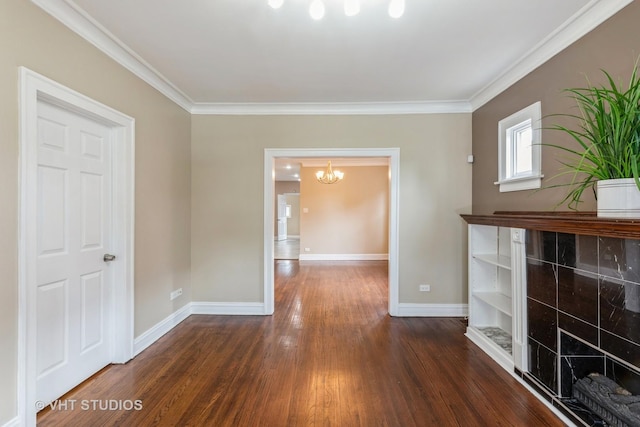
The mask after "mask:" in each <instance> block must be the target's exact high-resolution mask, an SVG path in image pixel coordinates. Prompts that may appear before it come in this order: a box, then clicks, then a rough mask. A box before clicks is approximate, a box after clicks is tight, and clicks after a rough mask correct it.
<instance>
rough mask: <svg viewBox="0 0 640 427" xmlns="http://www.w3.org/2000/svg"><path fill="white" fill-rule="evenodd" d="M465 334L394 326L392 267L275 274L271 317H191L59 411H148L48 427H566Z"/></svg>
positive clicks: (50, 421)
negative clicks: (118, 406)
mask: <svg viewBox="0 0 640 427" xmlns="http://www.w3.org/2000/svg"><path fill="white" fill-rule="evenodd" d="M464 328H465V323H464V321H463V320H462V319H451V318H445V319H435V318H392V317H389V315H388V314H387V264H386V262H341V263H326V262H325V263H304V264H299V263H298V262H297V261H276V306H275V314H274V315H273V316H264V317H261V316H246V317H245V316H204V315H193V316H191V317H189V318H188V319H187V320H185V321H184V322H182V323H181V324H180V325H178V326H177V327H176V328H174V329H173V330H172V331H171V332H170V333H168V334H167V335H165V336H164V337H162V338H161V339H160V340H159V341H158V342H157V343H155V344H154V345H153V346H151V347H149V348H148V349H147V350H145V351H144V352H142V353H141V354H140V355H138V356H137V357H136V358H135V359H134V360H132V361H131V362H129V363H127V364H126V365H113V366H109V367H107V368H105V369H103V370H102V371H101V372H99V373H98V374H96V375H94V376H93V377H92V378H90V379H89V380H87V381H86V382H84V383H83V384H81V385H80V386H78V387H77V388H75V389H74V390H72V391H71V392H70V393H68V394H67V395H66V396H64V397H62V398H61V399H68V400H71V399H73V400H76V401H77V402H82V401H91V400H96V401H99V402H104V401H108V400H115V401H126V400H130V401H134V400H139V401H141V405H142V408H141V409H140V410H100V409H99V405H100V404H97V405H98V409H97V410H85V409H83V408H82V407H81V406H80V403H77V404H76V408H75V410H73V411H72V410H69V409H68V408H67V410H52V409H45V410H44V411H42V412H41V413H40V414H39V415H38V425H41V426H67V425H73V426H110V425H124V426H150V425H159V426H276V427H277V426H308V425H322V426H367V427H368V426H402V427H409V426H465V427H467V426H561V425H563V424H562V423H561V422H560V421H559V420H558V419H557V418H556V417H555V416H554V415H553V414H552V413H551V412H550V411H549V410H548V409H547V408H546V407H545V406H544V405H543V404H542V403H540V402H539V401H538V400H537V399H536V398H535V397H533V396H532V395H531V394H530V393H529V392H527V391H526V390H525V389H524V388H523V387H522V386H521V385H520V384H519V383H518V382H517V381H516V380H515V379H514V378H512V377H511V376H510V375H509V374H507V373H506V372H505V371H504V370H503V369H502V368H500V367H499V366H498V365H497V364H496V363H494V362H493V361H492V360H491V359H490V358H489V357H488V356H486V355H485V354H484V353H483V352H482V351H481V350H480V349H479V348H477V347H476V346H475V345H473V344H472V343H471V342H469V341H468V340H467V339H466V338H465V337H464V335H463V333H464ZM103 404H104V403H103ZM91 405H96V404H89V406H91Z"/></svg>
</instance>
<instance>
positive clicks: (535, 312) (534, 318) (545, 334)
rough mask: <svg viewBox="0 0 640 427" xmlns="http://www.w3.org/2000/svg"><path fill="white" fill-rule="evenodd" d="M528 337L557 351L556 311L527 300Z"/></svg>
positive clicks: (529, 299)
mask: <svg viewBox="0 0 640 427" xmlns="http://www.w3.org/2000/svg"><path fill="white" fill-rule="evenodd" d="M527 319H528V326H529V337H530V338H533V339H534V340H536V341H538V342H540V343H542V344H544V345H546V346H547V347H549V348H550V349H551V350H553V351H557V347H558V337H557V326H558V322H557V311H556V309H555V308H553V307H549V306H548V305H544V304H541V303H539V302H538V301H536V300H533V299H531V298H527Z"/></svg>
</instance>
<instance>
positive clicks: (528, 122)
mask: <svg viewBox="0 0 640 427" xmlns="http://www.w3.org/2000/svg"><path fill="white" fill-rule="evenodd" d="M540 105H541V104H540V102H536V103H535V104H532V105H530V106H528V107H526V108H524V109H522V110H520V111H518V112H517V113H514V114H512V115H510V116H509V117H507V118H506V119H502V120H500V122H498V181H496V182H495V184H496V185H499V186H500V192H506V191H518V190H530V189H533V188H540V186H541V183H542V169H541V168H542V166H541V161H540V157H541V156H540V153H541V149H540V143H541V139H540V134H541V132H540V119H541V106H540Z"/></svg>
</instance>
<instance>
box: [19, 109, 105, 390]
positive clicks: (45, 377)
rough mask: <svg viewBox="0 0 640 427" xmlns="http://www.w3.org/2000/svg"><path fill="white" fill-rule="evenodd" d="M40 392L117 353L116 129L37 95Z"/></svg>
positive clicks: (68, 382)
mask: <svg viewBox="0 0 640 427" xmlns="http://www.w3.org/2000/svg"><path fill="white" fill-rule="evenodd" d="M36 138H37V153H38V160H37V161H38V165H37V168H38V183H37V196H36V206H35V208H36V217H37V224H36V227H35V233H36V239H37V241H36V278H35V279H36V282H35V283H30V284H29V286H35V295H36V377H37V385H36V399H38V400H39V401H42V402H51V401H52V400H54V399H57V398H58V397H60V396H62V395H63V394H64V393H66V392H67V391H69V390H71V389H72V388H73V387H75V386H76V385H78V384H79V383H81V382H82V381H84V380H85V379H87V378H88V377H90V376H91V375H93V374H94V373H95V372H97V371H98V370H100V369H102V368H103V367H105V366H106V365H108V364H109V363H110V362H111V360H112V358H113V356H112V349H113V342H112V335H111V334H112V329H113V325H112V319H111V315H112V313H113V308H112V304H113V298H112V295H111V294H112V290H113V281H112V275H111V274H110V269H109V268H108V265H107V264H106V263H105V262H104V261H103V256H104V254H105V253H107V252H112V245H111V240H112V239H111V129H110V128H109V127H107V126H105V125H103V124H101V123H97V122H96V121H94V120H91V119H89V118H87V117H84V116H81V115H79V114H77V113H75V112H71V111H69V110H67V109H63V108H61V107H58V106H55V105H52V104H49V103H47V102H45V101H42V100H41V101H39V102H38V125H37V136H36Z"/></svg>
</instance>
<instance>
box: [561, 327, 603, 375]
mask: <svg viewBox="0 0 640 427" xmlns="http://www.w3.org/2000/svg"><path fill="white" fill-rule="evenodd" d="M560 355H561V356H602V352H601V351H600V350H598V349H597V348H594V347H592V346H590V345H589V344H586V343H584V342H582V341H580V340H578V339H575V338H574V337H572V336H571V335H567V334H564V333H562V331H560ZM599 372H600V373H604V371H599Z"/></svg>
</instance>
